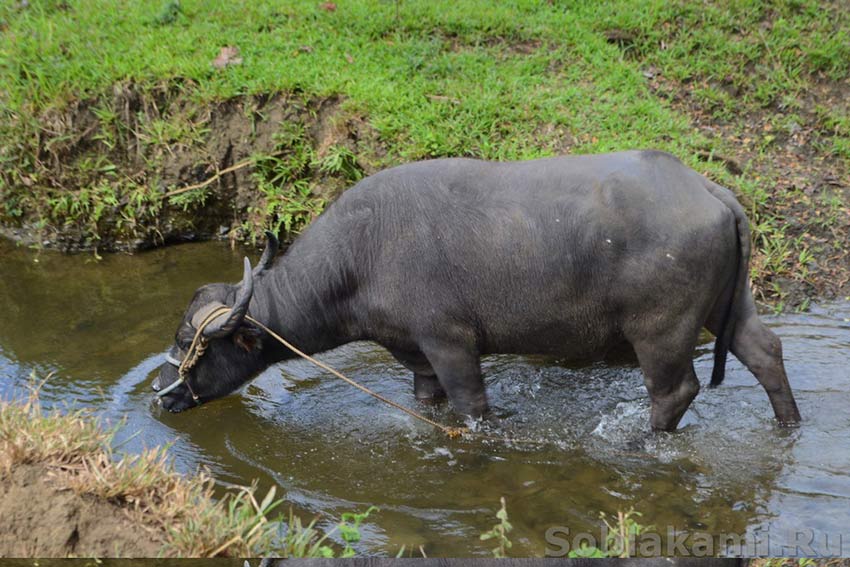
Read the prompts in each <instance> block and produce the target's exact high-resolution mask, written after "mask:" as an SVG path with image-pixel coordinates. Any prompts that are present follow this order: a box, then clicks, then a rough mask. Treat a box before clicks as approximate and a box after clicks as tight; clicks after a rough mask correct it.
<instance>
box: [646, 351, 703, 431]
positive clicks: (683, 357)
mask: <svg viewBox="0 0 850 567" xmlns="http://www.w3.org/2000/svg"><path fill="white" fill-rule="evenodd" d="M668 338H669V339H671V340H664V339H662V340H658V341H652V342H643V341H642V342H639V343H637V344H635V345H634V348H635V352H636V353H637V356H638V361H639V362H640V367H641V370H642V371H643V376H644V381H645V383H646V389H647V391H648V392H649V398H650V400H651V402H652V413H651V415H650V418H649V423H650V425H651V426H652V429H654V430H656V431H675V430H676V427H677V426H678V425H679V421H681V419H682V416H683V415H685V412H686V411H687V409H688V407H689V406H690V405H691V402H692V401H693V399H694V398H695V397H696V396H697V394H698V393H699V380H697V376H696V373H695V372H694V365H693V361H692V356H693V348H694V347H693V346H692V345H691V346H688V345H683V344H681V337H672V336H670V337H668ZM671 341H673V342H674V343H678V344H671ZM694 342H696V339H694Z"/></svg>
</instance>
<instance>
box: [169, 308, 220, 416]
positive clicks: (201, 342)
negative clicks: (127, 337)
mask: <svg viewBox="0 0 850 567" xmlns="http://www.w3.org/2000/svg"><path fill="white" fill-rule="evenodd" d="M232 310H233V309H232V308H231V307H228V306H227V305H224V304H223V303H218V302H214V303H210V304H209V305H205V306H204V307H202V308H200V309H198V311H197V312H196V313H195V315H194V316H193V317H192V326H193V327H195V329H196V331H195V336H194V337H193V338H192V344H190V345H189V350H187V351H186V355H185V356H184V357H183V360H177V359H176V358H174V357H173V356H171V354H170V353H169V354H166V355H165V361H166V362H167V363H169V364H171V365H172V366H176V367H177V380H175V381H174V382H172V383H171V384H169V385H168V386H166V387H165V388H163V389H162V390H159V391H158V392H157V393H156V397H158V398H161V397H163V396H165V395H166V394H169V393H171V392H173V391H174V390H175V389H176V388H177V387H179V386H180V385H181V384H185V385H186V388H188V389H189V393H190V394H192V399H193V400H195V402H197V403H200V397H199V396H198V395H197V394H196V393H195V392H194V390H192V386H191V385H190V384H189V380H188V378H189V371H190V370H192V368H193V367H194V366H195V365H196V364H197V363H198V360H200V359H201V357H202V356H203V355H204V353H205V352H206V351H207V345H209V340H208V339H207V338H206V337H205V336H204V329H206V328H207V325H209V324H210V323H212V322H213V321H214V320H216V319H218V318H219V317H221V316H222V315H227V314H229V313H230V312H231V311H232Z"/></svg>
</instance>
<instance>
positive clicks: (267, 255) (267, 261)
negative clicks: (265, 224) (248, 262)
mask: <svg viewBox="0 0 850 567" xmlns="http://www.w3.org/2000/svg"><path fill="white" fill-rule="evenodd" d="M279 246H280V243H279V242H278V241H277V237H276V236H275V235H274V233H273V232H272V231H270V230H267V231H266V249H265V250H263V255H262V256H261V257H260V263H259V264H257V267H256V268H254V276H255V277H256V276H259V275H260V274H261V273H263V272H264V271H266V270H267V269H268V268H270V267H271V265H272V262H274V257H275V254H277V249H278V247H279Z"/></svg>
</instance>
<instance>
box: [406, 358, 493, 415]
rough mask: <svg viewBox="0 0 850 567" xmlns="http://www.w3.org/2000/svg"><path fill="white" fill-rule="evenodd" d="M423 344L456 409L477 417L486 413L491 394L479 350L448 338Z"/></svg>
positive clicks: (443, 387)
mask: <svg viewBox="0 0 850 567" xmlns="http://www.w3.org/2000/svg"><path fill="white" fill-rule="evenodd" d="M420 346H421V348H422V352H424V353H425V356H426V357H427V358H428V362H430V363H431V366H432V367H433V369H434V371H435V372H436V373H437V379H438V380H439V383H440V386H442V389H443V390H445V392H446V395H447V396H448V398H449V401H450V402H451V404H452V407H453V408H454V409H455V411H456V412H458V413H460V414H464V415H469V416H471V417H473V418H478V417H481V416H482V415H484V413H485V412H486V411H487V394H486V392H485V391H484V379H483V378H482V376H481V362H480V358H479V355H478V351H477V350H476V349H475V348H474V347H471V346H470V347H466V346H464V345H459V344H452V343H449V342H444V341H428V342H426V343H425V344H423V345H420Z"/></svg>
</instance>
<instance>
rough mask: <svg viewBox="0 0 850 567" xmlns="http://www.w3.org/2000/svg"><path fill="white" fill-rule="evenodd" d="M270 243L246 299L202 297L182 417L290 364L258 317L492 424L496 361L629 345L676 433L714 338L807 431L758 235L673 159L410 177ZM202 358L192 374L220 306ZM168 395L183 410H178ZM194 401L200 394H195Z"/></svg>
mask: <svg viewBox="0 0 850 567" xmlns="http://www.w3.org/2000/svg"><path fill="white" fill-rule="evenodd" d="M276 246H277V242H276V240H275V239H274V238H273V237H272V238H270V240H269V244H268V245H267V248H266V251H265V252H264V254H263V258H262V259H261V261H260V264H259V266H258V267H257V268H256V269H254V270H253V271H252V270H251V268H250V264H249V263H248V260H247V258H246V260H245V272H244V277H243V280H242V282H241V283H240V284H238V285H228V284H210V285H205V286H203V287H201V288H200V289H198V291H197V292H196V293H195V296H194V298H193V299H192V301H191V303H190V304H189V308H188V309H187V310H186V313H185V315H184V316H183V321H182V322H181V323H180V326H179V328H178V329H177V334H176V344H175V345H174V346H173V347H172V349H171V351H170V352H169V357H168V359H169V362H168V363H166V364H164V365H163V366H162V367H161V368H160V371H159V375H158V377H157V378H156V379H155V381H154V385H153V387H154V390H157V391H158V392H159V394H160V396H161V398H160V399H161V401H162V405H163V406H164V407H165V408H167V409H168V410H171V411H174V412H176V411H181V410H185V409H187V408H190V407H192V406H194V405H197V404H198V403H200V402H203V401H208V400H212V399H214V398H218V397H221V396H224V395H226V394H228V393H230V392H232V391H234V390H235V389H237V388H238V387H239V386H241V385H242V384H244V383H245V382H247V381H248V380H249V379H251V378H252V377H253V376H255V375H256V374H257V373H259V372H260V371H261V370H263V369H264V368H266V367H268V366H269V365H271V364H274V363H276V362H279V361H282V360H285V359H287V358H291V357H292V356H293V354H292V353H291V352H290V351H288V350H287V349H286V348H284V347H282V346H281V345H280V344H278V343H277V342H276V341H274V340H272V339H271V337H269V336H267V335H266V334H265V333H264V332H263V331H261V330H260V329H259V328H257V327H256V326H255V325H253V324H252V323H250V322H249V321H246V320H245V319H244V316H245V314H246V312H247V313H250V315H251V316H252V317H254V318H256V319H257V320H259V321H261V322H263V323H264V324H266V325H268V326H269V327H270V328H271V329H273V330H274V331H275V332H277V333H278V334H280V335H282V336H283V337H285V338H287V339H288V340H289V341H291V342H292V343H294V344H295V345H296V346H297V347H298V348H300V349H302V350H304V351H306V352H308V353H316V352H321V351H325V350H328V349H332V348H334V347H337V346H339V345H342V344H344V343H348V342H351V341H357V340H370V341H375V342H377V343H379V344H380V345H382V346H384V347H385V348H386V349H387V350H389V352H390V353H392V355H393V356H394V357H395V358H396V359H397V360H398V361H399V362H400V363H401V364H402V365H404V366H405V367H407V368H408V369H409V370H411V371H412V372H413V387H414V392H415V395H416V397H417V398H418V399H420V400H434V399H437V398H441V397H444V396H448V399H449V400H450V402H451V403H452V405H453V407H454V409H455V410H456V411H457V412H460V413H462V414H467V415H470V416H474V417H478V416H481V415H482V414H483V413H484V412H485V411H486V410H487V396H486V394H485V389H484V381H483V379H482V375H481V367H480V364H479V363H480V358H481V356H482V355H486V354H493V353H513V354H532V353H534V354H552V355H557V356H559V357H562V358H566V359H572V360H592V359H600V358H604V357H605V355H606V354H609V353H611V352H613V351H617V350H619V349H620V348H621V347H624V346H625V347H630V348H631V349H632V350H633V351H634V353H635V354H636V355H637V360H638V362H639V364H640V367H641V369H642V370H643V373H644V376H645V382H646V388H647V390H648V391H649V395H650V398H651V401H652V412H651V418H650V420H651V425H652V427H653V428H655V429H659V430H673V429H675V428H676V426H677V424H678V423H679V420H680V419H681V417H682V415H683V414H684V413H685V410H687V408H688V406H689V405H690V403H691V401H692V400H693V399H694V397H695V396H696V395H697V392H698V391H699V389H700V385H699V381H698V380H697V377H696V374H695V373H694V367H693V355H694V349H695V347H696V345H697V342H698V337H699V333H700V330H701V329H702V328H703V327H707V328H708V329H709V330H710V331H711V332H712V333H714V335H715V336H716V337H717V340H716V343H715V350H714V370H713V374H712V378H711V385H712V386H716V385H718V384H720V382H721V381H722V380H723V376H724V368H725V362H726V356H727V351H728V350H730V349H731V351H732V352H733V353H734V354H735V355H736V356H737V357H738V358H739V359H740V360H741V361H742V362H743V363H744V364H745V365H746V366H747V367H748V368H749V369H750V370H751V371H752V372H753V374H755V376H756V378H757V379H758V381H759V382H760V383H761V384H762V386H763V387H764V389H765V390H766V391H767V395H768V397H769V398H770V402H771V403H772V405H773V410H774V413H775V415H776V418H777V419H778V420H779V421H780V422H781V423H783V424H795V423H797V422H798V421H799V419H800V415H799V412H798V410H797V406H796V403H795V401H794V397H793V395H792V393H791V389H790V387H789V385H788V379H787V377H786V375H785V369H784V366H783V362H782V347H781V343H780V341H779V338H778V337H777V336H776V335H774V334H773V333H772V332H771V331H770V330H768V329H767V328H766V327H765V326H764V324H762V322H761V321H760V320H759V318H758V316H757V314H756V307H755V303H754V301H753V298H752V295H751V293H750V291H749V286H748V269H749V268H748V266H749V260H750V232H749V228H748V224H747V218H746V216H745V214H744V210H743V208H742V207H741V206H740V205H739V204H738V202H737V201H736V199H735V197H734V196H733V194H732V192H731V191H729V190H727V189H725V188H723V187H721V186H719V185H717V184H715V183H713V182H712V181H710V180H708V179H706V178H705V177H703V176H701V175H699V174H698V173H696V172H695V171H693V170H691V169H689V168H688V167H686V166H685V165H683V164H682V163H681V162H680V161H679V160H677V159H676V158H675V157H673V156H671V155H669V154H666V153H663V152H658V151H628V152H621V153H612V154H604V155H589V156H570V157H557V158H549V159H539V160H534V161H525V162H514V163H492V162H485V161H479V160H473V159H439V160H433V161H423V162H418V163H411V164H408V165H402V166H399V167H394V168H392V169H388V170H386V171H382V172H380V173H377V174H375V175H372V176H370V177H368V178H366V179H364V180H362V181H360V182H359V183H358V184H357V185H356V186H354V187H352V188H351V189H349V190H348V191H346V192H345V193H344V194H343V195H342V196H341V197H340V198H339V199H338V200H337V201H336V202H334V203H333V204H332V205H331V206H330V207H329V208H328V209H327V211H325V212H324V213H323V214H322V215H321V216H320V217H318V218H317V219H316V220H315V221H314V222H313V223H312V224H311V226H310V227H309V228H308V229H307V230H306V231H305V232H304V233H303V234H302V235H301V236H300V237H299V238H298V239H297V240H296V241H295V243H294V244H293V245H292V246H291V247H290V248H289V249H288V250H287V251H286V253H285V254H284V255H283V256H282V257H281V258H280V259H279V260H277V261H276V262H275V261H274V256H275V252H276ZM221 305H226V306H232V307H233V311H232V312H231V313H230V315H229V316H228V315H223V316H219V317H218V318H217V319H215V320H214V321H213V322H212V324H210V326H209V327H207V328H206V329H205V330H204V332H203V335H204V336H205V337H206V338H207V339H208V346H207V348H206V352H205V354H204V355H203V356H202V357H201V358H200V359H198V360H197V363H196V364H195V366H194V367H193V368H192V370H191V371H190V372H188V373H186V377H185V381H178V380H177V378H178V372H177V365H178V364H179V363H180V361H181V359H182V358H183V357H184V356H185V355H186V349H187V348H188V347H189V345H190V343H191V342H192V338H193V336H194V334H195V332H196V329H197V328H198V325H199V324H200V321H201V320H203V319H204V317H205V316H207V315H208V314H209V313H210V310H211V309H213V308H214V307H216V306H219V307H220V306H221ZM166 389H167V390H168V392H167V393H164V392H165V391H166ZM193 394H194V396H193Z"/></svg>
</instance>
